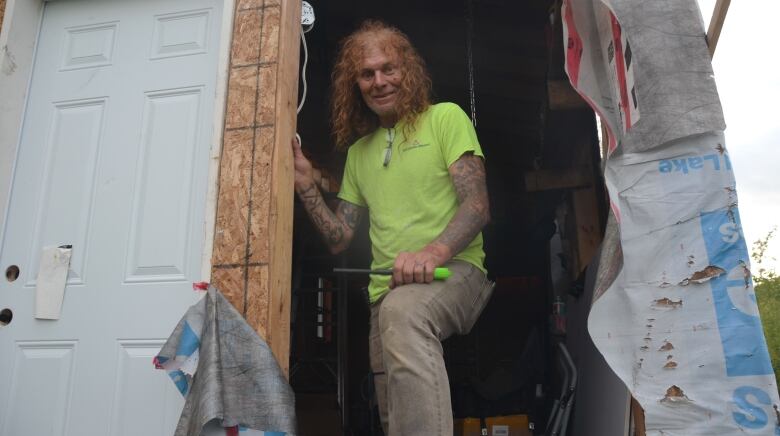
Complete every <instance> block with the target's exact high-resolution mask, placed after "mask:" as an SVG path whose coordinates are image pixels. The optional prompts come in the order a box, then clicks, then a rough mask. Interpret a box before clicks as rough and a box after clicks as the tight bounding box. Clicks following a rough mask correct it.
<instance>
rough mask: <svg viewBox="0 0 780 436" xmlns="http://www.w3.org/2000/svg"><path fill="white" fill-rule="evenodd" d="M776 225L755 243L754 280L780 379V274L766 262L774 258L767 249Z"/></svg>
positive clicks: (760, 310) (765, 330)
mask: <svg viewBox="0 0 780 436" xmlns="http://www.w3.org/2000/svg"><path fill="white" fill-rule="evenodd" d="M776 230H777V227H774V228H773V229H772V230H771V231H770V232H769V233H767V235H766V236H764V237H763V238H762V239H759V240H757V241H756V242H754V243H753V252H752V253H751V255H750V257H752V258H753V268H754V270H755V271H756V273H754V274H753V282H754V283H755V284H756V286H755V289H756V299H757V300H758V311H759V312H760V313H761V322H762V323H763V325H764V336H766V343H767V346H768V347H769V356H770V357H771V358H772V367H773V368H774V369H775V378H776V379H777V380H778V381H780V276H778V275H777V273H776V272H775V271H774V270H773V269H770V268H767V267H766V263H767V261H769V260H774V259H773V258H768V257H767V254H766V251H767V249H768V248H769V242H770V240H771V239H772V237H773V236H774V234H775V231H776Z"/></svg>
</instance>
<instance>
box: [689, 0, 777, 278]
mask: <svg viewBox="0 0 780 436" xmlns="http://www.w3.org/2000/svg"><path fill="white" fill-rule="evenodd" d="M698 1H699V7H700V8H701V11H702V15H703V17H704V22H705V29H706V26H707V25H709V22H710V18H711V17H712V11H713V9H714V7H715V0H698ZM778 17H780V1H778V0H750V1H744V0H735V1H732V2H731V6H730V7H729V11H728V14H727V15H726V22H725V24H724V26H723V31H722V32H721V34H720V40H719V41H718V46H717V49H716V50H715V57H714V58H713V61H712V63H713V69H714V70H715V82H716V83H717V85H718V92H719V94H720V99H721V103H722V105H723V112H724V114H725V117H726V126H727V127H726V147H727V148H728V151H729V155H730V156H731V162H732V163H733V167H734V176H735V178H736V180H737V194H738V196H739V212H740V216H741V218H742V227H743V229H744V232H745V240H746V241H747V243H748V250H751V248H752V244H753V241H755V240H756V239H758V238H761V237H764V236H765V235H766V234H767V233H768V232H769V231H770V230H771V229H772V228H773V227H774V226H778V225H780V147H778V145H779V144H778V142H780V120H778V118H780V110H778V109H777V107H776V106H777V105H778V104H780V74H778V70H779V69H780V56H779V55H778V51H777V48H776V47H775V43H776V42H777V39H778V36H777V35H778V30H780V29H778V27H779V26H778V24H777V19H778ZM775 235H776V236H775V238H773V243H771V244H770V256H772V257H774V258H776V259H780V230H779V231H778V232H776V233H775ZM772 266H773V267H774V269H775V271H777V272H780V262H778V261H774V262H773V263H772Z"/></svg>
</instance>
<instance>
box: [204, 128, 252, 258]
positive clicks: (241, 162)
mask: <svg viewBox="0 0 780 436" xmlns="http://www.w3.org/2000/svg"><path fill="white" fill-rule="evenodd" d="M253 141H254V129H251V128H249V129H240V130H228V131H227V132H225V138H224V142H223V144H222V158H221V160H220V171H219V202H218V205H217V220H216V231H215V232H214V253H213V255H212V263H213V264H214V265H243V264H244V263H245V261H246V251H247V229H248V227H249V180H250V177H251V174H252V147H253Z"/></svg>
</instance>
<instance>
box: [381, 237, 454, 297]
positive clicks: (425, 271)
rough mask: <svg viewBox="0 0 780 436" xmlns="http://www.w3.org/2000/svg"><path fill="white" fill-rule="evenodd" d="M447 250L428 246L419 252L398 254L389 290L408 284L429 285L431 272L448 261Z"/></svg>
mask: <svg viewBox="0 0 780 436" xmlns="http://www.w3.org/2000/svg"><path fill="white" fill-rule="evenodd" d="M448 252H449V250H448V249H447V247H445V246H444V245H442V244H435V243H434V244H429V245H428V246H426V247H425V248H423V249H422V250H420V251H414V252H408V251H402V252H400V253H398V256H396V258H395V264H394V265H393V277H392V278H391V279H390V285H389V286H390V289H393V288H395V287H396V286H401V285H406V284H409V283H430V282H432V281H433V271H434V269H436V267H439V266H441V265H444V263H445V262H447V261H448V260H449V259H450V257H451V256H450V255H449V253H448Z"/></svg>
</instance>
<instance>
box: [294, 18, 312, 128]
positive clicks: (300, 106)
mask: <svg viewBox="0 0 780 436" xmlns="http://www.w3.org/2000/svg"><path fill="white" fill-rule="evenodd" d="M312 28H314V24H312V25H311V26H309V29H308V30H306V29H305V28H304V27H303V26H301V42H302V43H303V69H302V70H301V81H302V82H303V96H302V97H301V103H300V104H298V111H297V112H296V114H299V113H301V109H303V103H304V102H305V101H306V63H307V62H308V61H309V49H308V48H307V47H306V35H305V33H306V32H308V31H310V30H311V29H312Z"/></svg>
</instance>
